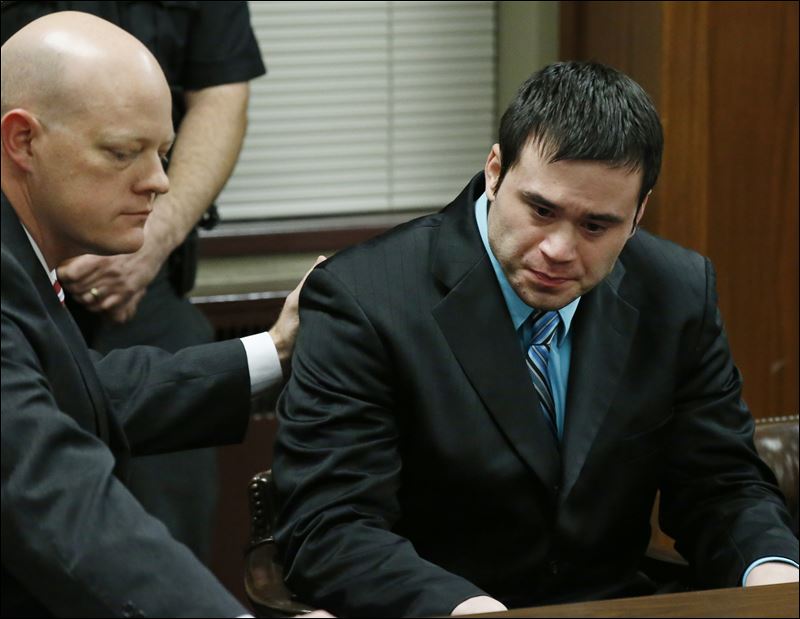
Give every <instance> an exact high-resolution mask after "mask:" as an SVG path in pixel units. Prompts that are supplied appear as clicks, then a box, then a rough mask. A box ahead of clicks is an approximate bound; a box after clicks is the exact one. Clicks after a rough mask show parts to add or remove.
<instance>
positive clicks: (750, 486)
mask: <svg viewBox="0 0 800 619" xmlns="http://www.w3.org/2000/svg"><path fill="white" fill-rule="evenodd" d="M704 289H705V299H704V313H703V318H702V321H700V323H699V326H698V327H697V328H696V329H695V330H694V333H692V334H691V337H687V340H688V341H690V342H691V345H690V347H688V348H687V350H686V353H685V356H686V358H687V359H688V361H687V362H686V363H685V364H684V365H683V369H684V371H683V373H682V375H681V376H679V378H678V379H679V381H680V382H679V384H678V385H677V388H676V399H675V402H674V406H673V410H674V413H675V415H674V422H673V427H672V430H671V432H672V435H671V440H670V443H669V444H670V449H669V450H668V452H667V455H666V457H667V466H666V467H665V474H664V478H663V481H662V486H661V490H662V498H661V526H662V528H663V529H664V531H665V532H666V533H668V534H670V535H672V536H673V537H675V539H676V544H677V546H676V547H677V549H678V550H679V551H680V552H681V553H682V554H683V555H684V556H685V557H686V558H687V559H688V560H689V561H690V563H691V564H692V565H693V566H694V569H695V570H696V574H695V578H696V580H697V581H698V582H699V583H700V584H702V585H705V586H708V587H735V586H738V585H740V584H741V578H742V575H743V573H744V571H745V569H747V567H748V566H749V565H750V564H751V563H752V562H753V561H755V560H757V559H759V558H762V557H766V556H783V557H787V558H790V559H793V560H794V561H797V556H798V543H797V538H796V537H794V535H792V534H791V528H790V517H789V514H788V512H787V510H786V508H785V505H784V503H783V500H782V498H781V495H780V491H779V490H778V489H777V487H776V485H775V477H774V475H773V473H772V471H771V470H770V469H769V467H768V466H767V465H766V464H765V463H764V462H763V461H762V460H761V459H760V458H759V457H758V455H757V452H756V450H755V447H754V444H753V430H754V423H753V418H752V415H751V413H750V411H749V410H748V408H747V406H746V405H745V403H744V402H743V400H742V398H741V390H742V380H741V376H740V374H739V371H738V370H737V368H736V366H735V365H734V364H733V359H732V357H731V352H730V348H729V346H728V341H727V337H726V335H725V330H724V327H723V325H722V319H721V316H720V312H719V308H718V306H717V294H716V285H715V275H714V271H713V268H712V266H711V263H710V262H709V261H708V260H706V261H705V287H704Z"/></svg>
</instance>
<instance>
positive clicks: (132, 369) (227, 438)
mask: <svg viewBox="0 0 800 619" xmlns="http://www.w3.org/2000/svg"><path fill="white" fill-rule="evenodd" d="M94 361H95V369H96V370H97V373H98V375H99V377H100V381H101V383H102V384H103V387H104V389H105V391H106V393H107V394H108V396H109V400H110V402H111V407H112V410H113V411H114V415H115V416H116V418H117V419H118V420H119V421H120V423H121V424H122V425H123V427H124V429H125V435H126V437H127V438H128V441H129V442H130V444H131V450H132V452H133V453H134V454H135V455H146V454H154V453H164V452H168V451H176V450H180V449H194V448H198V447H210V446H216V445H223V444H227V443H234V442H239V441H241V440H242V438H243V437H244V433H245V431H246V429H247V423H248V419H249V416H248V415H249V412H250V376H249V374H248V370H247V357H246V354H245V351H244V346H243V345H242V343H241V341H240V340H230V341H227V342H218V343H213V344H203V345H200V346H192V347H190V348H185V349H183V350H181V351H179V352H177V353H174V354H173V353H168V352H165V351H163V350H161V349H159V348H154V347H150V346H135V347H133V348H126V349H123V350H115V351H112V352H110V353H109V354H108V355H106V356H105V357H100V356H99V355H98V354H97V353H95V355H94ZM201 413H202V414H201Z"/></svg>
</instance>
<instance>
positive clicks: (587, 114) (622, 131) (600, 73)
mask: <svg viewBox="0 0 800 619" xmlns="http://www.w3.org/2000/svg"><path fill="white" fill-rule="evenodd" d="M530 140H534V142H535V143H536V144H538V146H539V147H540V149H541V152H542V153H544V155H545V156H546V157H548V161H549V162H550V163H554V162H556V161H562V160H584V161H602V162H605V163H608V164H609V165H611V166H614V167H616V166H620V167H627V168H629V169H630V170H631V171H635V170H642V187H641V190H640V192H639V206H641V204H642V202H643V201H644V199H645V197H646V196H647V194H648V192H649V191H650V190H651V189H652V188H653V186H654V185H655V184H656V179H657V178H658V172H659V170H660V168H661V154H662V152H663V150H664V137H663V133H662V130H661V121H660V120H659V118H658V113H657V112H656V109H655V106H654V105H653V102H652V101H651V99H650V97H649V96H648V95H647V93H646V92H645V91H644V89H642V87H641V86H639V84H637V83H636V82H634V81H633V80H632V79H631V78H629V77H628V76H627V75H625V74H624V73H621V72H620V71H617V70H616V69H612V68H611V67H607V66H605V65H602V64H598V63H593V62H558V63H555V64H551V65H548V66H546V67H544V68H543V69H541V70H540V71H537V72H536V73H534V74H533V75H531V77H529V78H528V80H527V81H526V82H525V83H524V84H523V85H522V86H520V89H519V91H518V92H517V96H516V97H515V98H514V101H512V102H511V105H509V107H508V109H507V110H506V111H505V113H504V114H503V118H502V120H501V121H500V137H499V143H500V176H499V177H498V179H497V185H496V186H495V190H497V189H498V188H499V187H500V183H501V182H502V181H503V178H505V175H506V173H507V172H508V170H510V169H511V168H512V167H513V166H514V165H515V164H516V163H517V161H518V160H519V157H520V151H521V150H522V149H523V148H524V147H525V145H526V144H527V143H528V142H529V141H530Z"/></svg>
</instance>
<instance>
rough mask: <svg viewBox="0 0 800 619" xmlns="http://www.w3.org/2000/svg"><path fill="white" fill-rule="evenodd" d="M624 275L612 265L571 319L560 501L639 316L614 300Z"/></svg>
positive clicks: (614, 383) (605, 405)
mask: <svg viewBox="0 0 800 619" xmlns="http://www.w3.org/2000/svg"><path fill="white" fill-rule="evenodd" d="M624 274H625V268H624V267H623V266H622V264H621V263H620V262H619V261H618V262H617V263H616V265H615V267H614V270H613V271H612V272H611V274H610V275H609V276H608V277H607V278H606V279H605V280H604V281H603V282H601V283H600V284H599V285H598V286H597V287H596V288H594V290H592V291H591V292H589V293H588V294H586V295H585V296H584V297H583V298H582V299H581V303H580V306H579V307H578V313H577V315H576V316H575V323H574V324H573V333H572V341H573V346H572V358H571V362H570V371H569V383H568V387H567V402H566V411H565V427H564V437H563V442H562V450H561V451H562V454H563V462H564V478H563V489H562V492H561V495H560V496H561V500H562V501H563V500H564V499H566V497H567V496H568V495H569V492H570V490H571V489H572V487H573V486H574V485H575V482H576V480H577V479H578V476H579V475H580V472H581V470H582V469H583V465H584V463H585V462H586V457H587V456H588V454H589V450H590V449H591V447H592V444H593V443H594V441H595V439H596V437H597V433H598V431H599V430H600V427H601V426H602V424H603V421H604V419H605V418H606V415H607V414H608V412H609V408H610V406H611V403H612V400H613V398H614V395H615V393H616V391H617V387H618V385H619V381H620V379H621V377H622V373H623V371H624V369H625V364H626V363H627V359H628V354H629V352H630V347H631V343H632V341H633V336H634V334H635V332H636V326H637V324H638V320H639V312H638V310H637V309H636V308H634V307H632V306H631V305H629V304H628V303H627V302H626V301H624V300H623V299H622V298H621V297H620V296H619V295H618V288H619V285H620V283H621V281H622V279H623V277H624Z"/></svg>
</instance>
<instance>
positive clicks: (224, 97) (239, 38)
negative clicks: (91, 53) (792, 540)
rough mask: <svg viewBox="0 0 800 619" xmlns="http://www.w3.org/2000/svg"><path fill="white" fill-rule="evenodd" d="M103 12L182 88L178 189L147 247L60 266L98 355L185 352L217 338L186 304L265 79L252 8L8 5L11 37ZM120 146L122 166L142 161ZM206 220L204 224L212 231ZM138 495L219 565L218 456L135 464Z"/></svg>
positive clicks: (174, 161)
mask: <svg viewBox="0 0 800 619" xmlns="http://www.w3.org/2000/svg"><path fill="white" fill-rule="evenodd" d="M63 10H78V11H82V12H88V13H92V14H94V15H97V16H99V17H102V18H103V19H106V20H108V21H110V22H111V23H114V24H116V25H117V26H119V27H121V28H123V29H124V30H127V31H128V32H129V33H131V34H132V35H133V36H135V37H136V38H137V39H139V41H141V42H142V43H144V45H145V46H146V47H147V48H148V49H149V50H150V51H151V52H152V53H153V55H154V56H155V57H156V59H157V60H158V62H159V64H160V65H161V68H162V70H163V71H164V73H165V75H166V77H167V81H168V83H169V85H170V90H171V92H172V119H173V123H174V126H175V131H176V134H177V135H176V139H175V145H174V147H173V148H172V150H171V152H170V153H169V167H168V174H169V179H170V191H169V193H168V194H162V195H160V196H159V197H158V198H157V200H156V202H155V206H154V210H153V214H152V216H151V217H150V218H149V219H148V222H147V227H146V228H145V241H144V244H143V246H142V248H141V249H140V250H138V251H137V252H135V253H133V254H126V255H121V256H95V255H84V256H79V257H77V258H75V259H73V260H71V261H69V262H67V263H64V264H61V265H59V266H58V276H59V280H60V281H61V284H62V285H63V286H64V287H65V289H66V291H67V305H68V307H69V308H70V311H71V312H72V313H73V315H74V317H75V319H76V321H77V323H78V325H79V326H80V328H81V332H82V333H83V335H84V337H85V339H86V342H87V344H88V345H89V347H90V348H92V349H94V350H97V351H99V352H101V353H107V352H109V351H111V350H114V349H117V348H126V347H128V346H133V345H137V344H147V345H152V346H158V347H159V348H163V349H164V350H167V351H169V352H175V351H177V350H180V349H182V348H185V347H187V346H192V345H194V344H201V343H205V342H210V341H212V340H213V338H214V333H213V330H212V328H211V325H210V324H209V323H208V321H207V320H206V319H205V317H204V316H203V315H202V314H201V313H200V311H199V310H197V309H196V308H195V307H194V306H193V305H192V304H191V303H190V302H189V301H188V299H186V298H185V295H186V293H187V292H189V291H190V290H191V288H192V287H193V285H194V278H195V271H196V268H197V256H196V244H197V231H196V230H197V228H196V226H197V224H198V222H199V221H200V220H201V218H203V219H204V220H207V221H210V222H213V221H214V218H215V217H216V209H215V207H214V206H213V202H214V200H215V198H216V197H217V194H218V193H219V192H220V190H221V189H222V187H223V186H224V184H225V182H226V181H227V180H228V177H229V176H230V174H231V172H232V170H233V167H234V164H235V163H236V159H237V157H238V155H239V151H240V149H241V146H242V141H243V139H244V135H245V129H246V126H247V102H248V97H249V85H248V82H247V81H248V80H250V79H253V78H255V77H258V76H259V75H263V74H264V72H265V69H264V64H263V62H262V60H261V54H260V52H259V49H258V44H257V43H256V40H255V36H254V34H253V30H252V28H251V25H250V15H249V11H248V8H247V3H246V2H235V1H230V2H108V1H105V0H103V1H95V2H47V1H45V2H3V5H2V41H3V43H5V41H6V40H7V39H8V38H9V37H10V36H11V35H12V34H14V33H15V32H16V31H17V30H19V29H20V28H22V27H23V26H25V25H26V24H27V23H29V22H31V21H33V20H34V19H36V18H37V17H40V16H42V15H46V14H50V13H53V12H56V11H63ZM135 150H136V149H135V148H131V149H126V150H121V151H120V152H119V153H118V154H117V157H118V158H119V159H120V161H124V160H126V159H127V160H130V159H131V158H133V157H134V156H135V155H136V152H135ZM201 225H202V224H201ZM129 488H130V490H131V492H133V494H134V496H136V497H137V498H138V499H139V501H140V502H141V503H142V505H143V506H144V507H145V508H146V509H147V510H148V511H149V512H150V513H151V514H153V515H154V516H157V517H158V518H159V519H161V520H162V521H163V522H164V523H165V524H166V525H167V528H169V530H170V531H171V532H172V534H173V535H174V536H175V537H176V538H177V539H178V540H180V541H182V542H183V543H185V544H186V545H188V546H189V547H190V548H191V549H192V550H193V551H194V552H195V554H196V555H197V556H198V557H199V558H200V559H202V560H203V561H205V562H208V561H209V559H210V546H211V537H212V528H213V526H214V522H215V515H216V505H217V495H218V473H217V453H216V449H203V450H196V451H188V452H183V453H175V454H169V455H159V456H148V457H143V458H135V459H134V460H133V461H132V462H131V467H130V484H129Z"/></svg>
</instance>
